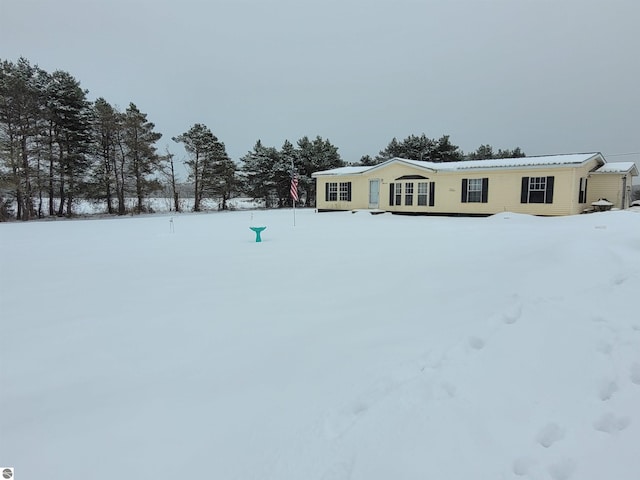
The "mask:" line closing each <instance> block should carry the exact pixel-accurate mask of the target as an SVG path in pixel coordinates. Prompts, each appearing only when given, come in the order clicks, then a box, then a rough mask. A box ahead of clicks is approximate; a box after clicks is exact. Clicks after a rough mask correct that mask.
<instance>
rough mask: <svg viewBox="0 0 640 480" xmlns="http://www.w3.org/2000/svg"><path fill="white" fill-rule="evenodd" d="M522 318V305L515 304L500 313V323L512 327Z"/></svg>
mask: <svg viewBox="0 0 640 480" xmlns="http://www.w3.org/2000/svg"><path fill="white" fill-rule="evenodd" d="M521 316H522V303H520V302H516V303H514V304H513V305H511V306H510V307H509V308H507V309H506V310H505V311H504V312H502V321H503V322H504V323H505V324H507V325H513V324H514V323H516V322H517V321H518V320H519V319H520V317H521Z"/></svg>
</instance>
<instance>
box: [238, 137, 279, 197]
mask: <svg viewBox="0 0 640 480" xmlns="http://www.w3.org/2000/svg"><path fill="white" fill-rule="evenodd" d="M278 156H279V155H278V151H277V150H276V149H275V148H273V147H265V146H264V145H262V142H261V141H260V140H258V141H257V142H256V144H255V145H254V147H253V150H252V151H250V152H248V153H247V154H246V155H245V156H244V157H242V158H241V159H240V161H241V162H242V163H243V164H242V167H241V171H242V174H243V180H244V182H243V189H244V191H245V192H246V193H247V194H248V195H249V196H251V197H252V198H256V199H262V200H264V202H265V207H267V208H270V207H272V206H273V199H274V197H277V192H276V182H275V179H274V174H273V165H274V163H276V161H277V160H278Z"/></svg>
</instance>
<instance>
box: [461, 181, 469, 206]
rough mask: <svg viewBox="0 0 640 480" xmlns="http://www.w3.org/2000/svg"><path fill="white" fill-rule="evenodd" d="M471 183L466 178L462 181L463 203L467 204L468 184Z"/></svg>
mask: <svg viewBox="0 0 640 480" xmlns="http://www.w3.org/2000/svg"><path fill="white" fill-rule="evenodd" d="M468 183H469V180H467V179H466V178H463V179H462V196H461V198H460V201H461V202H462V203H467V193H468V192H467V190H468V188H467V184H468Z"/></svg>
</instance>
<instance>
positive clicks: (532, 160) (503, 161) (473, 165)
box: [313, 153, 633, 177]
mask: <svg viewBox="0 0 640 480" xmlns="http://www.w3.org/2000/svg"><path fill="white" fill-rule="evenodd" d="M596 155H599V154H598V153H572V154H565V155H544V156H539V157H518V158H494V159H488V160H465V161H460V162H428V161H422V160H408V159H405V158H392V159H390V160H387V161H386V162H383V163H380V164H378V165H373V166H366V167H339V168H333V169H331V170H324V171H322V172H316V173H314V174H313V176H314V177H317V176H322V175H355V174H360V173H364V172H368V171H370V170H375V169H377V168H380V167H382V166H384V165H388V164H389V163H393V162H401V163H406V164H408V165H413V166H416V167H420V168H425V169H428V170H430V171H434V172H455V171H460V170H470V169H476V170H483V169H494V168H520V167H549V166H567V165H580V164H582V163H584V162H586V161H587V160H589V159H591V158H593V157H595V156H596ZM618 165H620V164H618ZM631 165H633V163H631ZM599 171H603V172H604V170H599ZM611 172H618V170H617V169H615V168H613V169H611Z"/></svg>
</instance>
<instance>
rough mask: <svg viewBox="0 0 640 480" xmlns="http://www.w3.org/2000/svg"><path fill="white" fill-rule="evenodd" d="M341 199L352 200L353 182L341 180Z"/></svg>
mask: <svg viewBox="0 0 640 480" xmlns="http://www.w3.org/2000/svg"><path fill="white" fill-rule="evenodd" d="M340 201H341V202H350V201H351V182H340Z"/></svg>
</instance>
